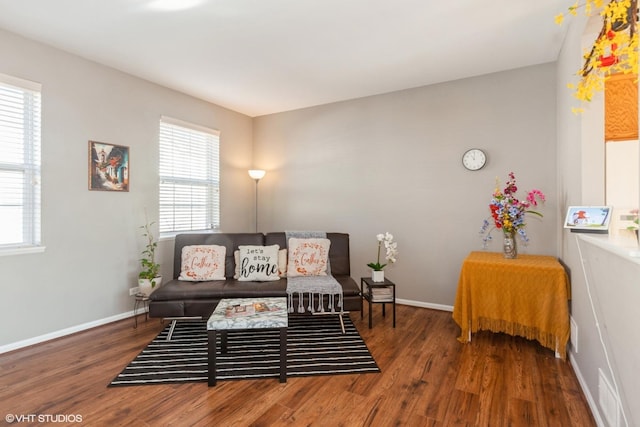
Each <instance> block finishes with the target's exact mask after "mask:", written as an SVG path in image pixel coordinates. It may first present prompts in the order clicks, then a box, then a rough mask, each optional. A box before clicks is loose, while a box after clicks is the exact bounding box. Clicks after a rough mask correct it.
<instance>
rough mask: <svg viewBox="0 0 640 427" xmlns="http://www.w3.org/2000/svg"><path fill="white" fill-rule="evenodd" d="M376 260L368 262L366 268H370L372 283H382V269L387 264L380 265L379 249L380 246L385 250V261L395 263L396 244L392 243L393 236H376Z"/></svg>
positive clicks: (385, 234)
mask: <svg viewBox="0 0 640 427" xmlns="http://www.w3.org/2000/svg"><path fill="white" fill-rule="evenodd" d="M376 239H378V258H377V260H376V262H370V263H369V264H367V267H370V268H371V280H373V281H374V282H384V268H385V267H386V266H387V264H386V263H385V264H380V249H381V248H382V245H384V248H385V250H386V252H387V253H386V255H385V260H386V261H388V262H390V263H394V262H396V255H398V244H397V243H395V242H394V241H393V235H392V234H391V233H389V232H387V233H384V234H378V235H377V236H376Z"/></svg>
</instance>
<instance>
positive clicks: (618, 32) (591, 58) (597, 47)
mask: <svg viewBox="0 0 640 427" xmlns="http://www.w3.org/2000/svg"><path fill="white" fill-rule="evenodd" d="M605 3H606V4H605ZM582 7H584V13H585V15H586V16H591V15H592V14H593V13H596V12H598V13H599V14H600V16H602V21H603V23H602V29H601V30H600V33H599V34H598V36H597V37H596V39H595V41H594V42H593V45H592V47H591V49H590V50H588V51H587V52H585V54H584V65H583V66H582V68H581V69H580V70H579V71H578V72H577V75H578V76H579V77H580V81H579V82H578V83H577V84H573V83H569V84H568V85H567V87H568V88H569V89H572V90H574V96H575V97H576V98H577V99H578V100H579V101H581V102H589V101H591V99H592V98H593V96H594V93H595V92H599V91H603V90H604V84H605V81H606V79H607V78H608V77H609V76H611V75H613V74H617V73H624V74H629V73H632V74H634V75H636V76H637V75H638V32H637V8H638V1H637V0H612V1H610V2H605V1H604V0H585V1H584V3H583V4H580V2H579V1H576V3H575V4H573V5H572V6H571V7H569V10H568V11H567V13H566V14H565V13H560V14H558V15H556V17H555V22H556V24H558V25H560V24H562V23H563V21H564V18H565V15H567V16H576V15H577V14H578V9H579V8H582ZM636 80H637V77H636ZM572 111H573V112H574V113H581V112H583V111H584V109H583V108H576V107H574V108H572Z"/></svg>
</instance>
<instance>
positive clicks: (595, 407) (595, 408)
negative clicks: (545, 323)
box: [568, 351, 607, 427]
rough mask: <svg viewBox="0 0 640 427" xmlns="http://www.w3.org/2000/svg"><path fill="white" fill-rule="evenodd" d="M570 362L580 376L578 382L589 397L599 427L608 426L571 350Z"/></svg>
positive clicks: (585, 395)
mask: <svg viewBox="0 0 640 427" xmlns="http://www.w3.org/2000/svg"><path fill="white" fill-rule="evenodd" d="M568 356H569V362H571V367H572V368H573V372H575V373H576V377H577V378H578V383H579V384H580V388H581V389H582V393H584V397H585V398H586V399H587V403H588V404H589V408H591V414H592V415H593V418H594V420H595V421H596V424H597V425H598V427H606V426H607V425H606V424H605V422H604V421H603V420H602V417H601V416H600V410H599V409H598V405H597V404H596V401H595V400H593V396H592V395H591V392H590V391H589V387H587V382H586V381H585V380H584V377H583V376H582V373H581V372H580V367H579V366H578V364H577V362H576V360H575V358H574V357H573V354H572V353H571V351H569V352H568Z"/></svg>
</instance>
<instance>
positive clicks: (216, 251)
mask: <svg viewBox="0 0 640 427" xmlns="http://www.w3.org/2000/svg"><path fill="white" fill-rule="evenodd" d="M226 254H227V248H226V247H224V246H218V245H192V246H184V247H183V248H182V258H181V267H180V276H179V277H178V279H179V280H188V281H192V282H204V281H208V280H225V277H224V258H225V256H226Z"/></svg>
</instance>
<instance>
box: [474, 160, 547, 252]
mask: <svg viewBox="0 0 640 427" xmlns="http://www.w3.org/2000/svg"><path fill="white" fill-rule="evenodd" d="M517 191H518V187H517V186H516V177H515V174H514V173H513V172H510V173H509V180H508V181H507V185H506V187H505V188H504V189H503V190H502V189H500V186H499V181H498V180H497V179H496V189H495V190H494V192H493V197H492V198H491V202H490V203H489V211H490V212H491V216H490V217H489V218H487V219H485V220H484V223H483V224H482V228H481V229H480V233H481V234H482V241H483V242H484V244H483V247H484V248H485V249H486V247H487V245H488V243H489V241H490V240H491V232H492V231H493V230H495V229H498V230H501V231H502V234H503V253H504V257H505V258H509V259H512V258H517V256H518V249H517V244H516V234H517V235H519V236H520V239H521V240H522V241H523V242H524V244H525V245H526V244H527V243H528V242H529V236H527V231H526V229H525V227H526V223H525V215H526V214H533V215H537V216H539V217H542V214H541V213H540V212H537V211H534V210H532V209H531V207H535V206H538V203H544V201H545V196H544V194H543V193H542V192H541V191H540V190H531V191H529V192H528V193H527V196H526V199H524V200H520V199H518V197H517V196H516V193H517Z"/></svg>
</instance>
